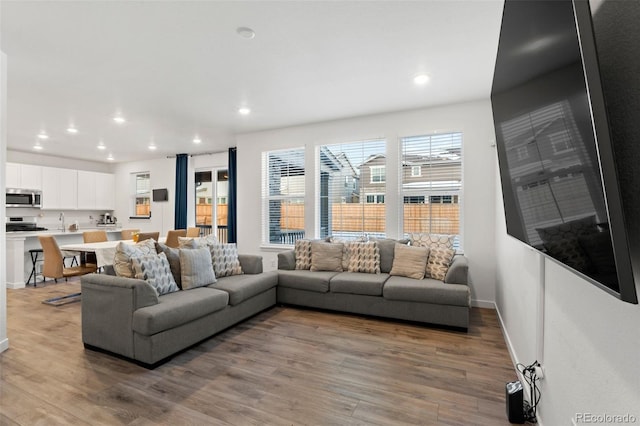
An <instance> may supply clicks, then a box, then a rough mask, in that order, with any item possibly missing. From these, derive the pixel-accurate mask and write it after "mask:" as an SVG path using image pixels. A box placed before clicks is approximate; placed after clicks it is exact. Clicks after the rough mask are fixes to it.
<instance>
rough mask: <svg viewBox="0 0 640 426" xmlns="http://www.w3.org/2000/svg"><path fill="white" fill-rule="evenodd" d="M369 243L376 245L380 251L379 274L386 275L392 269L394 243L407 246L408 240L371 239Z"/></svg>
mask: <svg viewBox="0 0 640 426" xmlns="http://www.w3.org/2000/svg"><path fill="white" fill-rule="evenodd" d="M369 241H375V242H376V243H378V250H380V272H382V273H385V274H388V273H389V272H390V271H391V268H392V267H393V258H394V254H395V249H396V243H398V244H403V245H407V244H409V240H408V239H403V240H394V239H393V238H371V239H370V240H369Z"/></svg>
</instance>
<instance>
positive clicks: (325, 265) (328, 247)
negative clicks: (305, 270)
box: [310, 241, 344, 272]
mask: <svg viewBox="0 0 640 426" xmlns="http://www.w3.org/2000/svg"><path fill="white" fill-rule="evenodd" d="M343 252H344V244H340V243H325V242H322V241H314V242H312V243H311V268H310V269H311V270H312V271H334V272H342V271H343V269H342V253H343Z"/></svg>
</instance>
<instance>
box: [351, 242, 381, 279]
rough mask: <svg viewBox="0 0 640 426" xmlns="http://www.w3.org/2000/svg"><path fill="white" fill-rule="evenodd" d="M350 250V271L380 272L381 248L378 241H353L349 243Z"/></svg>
mask: <svg viewBox="0 0 640 426" xmlns="http://www.w3.org/2000/svg"><path fill="white" fill-rule="evenodd" d="M347 250H348V251H349V268H348V271H349V272H365V273H368V274H379V273H380V249H378V243H376V242H373V241H370V242H366V243H361V242H357V241H352V242H349V243H348V244H347Z"/></svg>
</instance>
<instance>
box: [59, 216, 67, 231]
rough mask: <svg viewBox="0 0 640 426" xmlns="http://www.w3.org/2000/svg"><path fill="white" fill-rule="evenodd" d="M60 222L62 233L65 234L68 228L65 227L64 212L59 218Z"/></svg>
mask: <svg viewBox="0 0 640 426" xmlns="http://www.w3.org/2000/svg"><path fill="white" fill-rule="evenodd" d="M58 220H59V221H61V222H62V232H65V231H66V228H65V226H64V212H60V217H59V218H58Z"/></svg>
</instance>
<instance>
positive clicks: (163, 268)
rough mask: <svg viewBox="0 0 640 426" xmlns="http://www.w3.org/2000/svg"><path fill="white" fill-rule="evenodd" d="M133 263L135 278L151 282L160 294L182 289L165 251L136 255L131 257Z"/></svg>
mask: <svg viewBox="0 0 640 426" xmlns="http://www.w3.org/2000/svg"><path fill="white" fill-rule="evenodd" d="M131 264H132V265H133V269H134V270H135V278H137V279H139V280H145V281H146V282H147V283H149V284H151V286H152V287H153V288H154V289H155V290H156V293H158V296H162V295H163V294H167V293H173V292H174V291H178V290H180V289H179V288H178V286H177V285H176V282H175V280H174V279H173V275H172V274H171V268H170V267H169V261H168V260H167V256H165V254H164V253H160V254H149V255H143V256H135V257H132V258H131Z"/></svg>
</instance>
